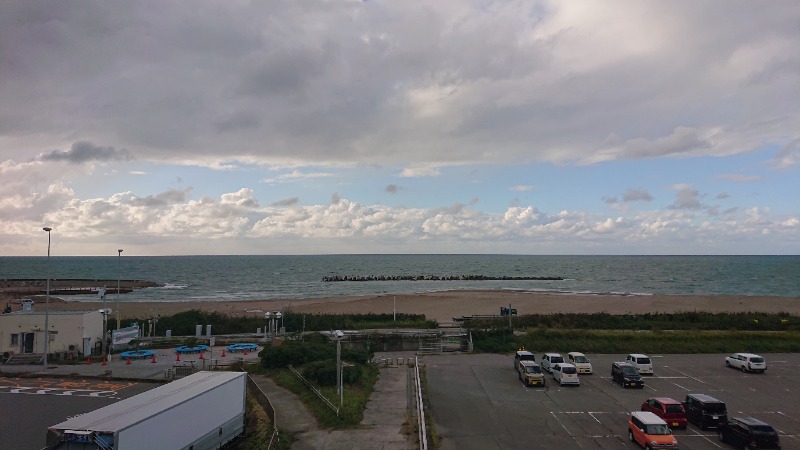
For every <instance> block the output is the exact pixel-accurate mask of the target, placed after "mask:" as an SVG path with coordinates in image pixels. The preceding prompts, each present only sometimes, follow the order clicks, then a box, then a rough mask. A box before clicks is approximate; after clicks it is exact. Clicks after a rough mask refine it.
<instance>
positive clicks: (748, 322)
mask: <svg viewBox="0 0 800 450" xmlns="http://www.w3.org/2000/svg"><path fill="white" fill-rule="evenodd" d="M512 325H513V326H514V328H515V329H529V328H549V329H570V330H576V329H580V330H651V331H658V330H747V331H800V317H797V316H792V315H790V314H788V313H778V314H765V313H750V312H746V313H745V312H743V313H709V312H682V313H647V314H609V313H594V314H580V313H560V314H526V315H522V316H514V317H512ZM465 326H466V327H467V328H470V329H473V330H485V329H498V328H504V327H508V319H507V318H502V319H498V320H471V321H469V322H467V323H466V325H465Z"/></svg>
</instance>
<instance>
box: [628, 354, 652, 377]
mask: <svg viewBox="0 0 800 450" xmlns="http://www.w3.org/2000/svg"><path fill="white" fill-rule="evenodd" d="M625 361H626V362H628V363H630V364H631V365H632V366H633V367H636V370H638V371H639V374H640V375H645V374H647V375H652V374H653V362H652V361H650V357H649V356H647V355H643V354H641V353H631V354H630V355H628V356H627V357H626V358H625Z"/></svg>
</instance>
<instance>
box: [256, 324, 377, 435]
mask: <svg viewBox="0 0 800 450" xmlns="http://www.w3.org/2000/svg"><path fill="white" fill-rule="evenodd" d="M341 355H342V361H343V362H344V363H345V365H344V368H343V371H342V372H343V376H342V382H343V384H344V396H343V403H342V406H341V407H340V410H339V414H338V415H337V414H336V412H334V411H333V410H332V409H331V408H330V407H329V406H328V405H327V404H325V402H323V401H322V400H321V399H320V398H319V397H318V396H317V395H316V394H315V393H314V392H313V391H311V390H310V389H309V388H308V387H307V386H306V385H305V383H303V382H302V381H301V380H300V379H299V378H297V376H296V375H294V374H293V373H292V372H291V371H289V370H288V369H287V368H286V366H288V365H291V366H292V367H294V368H295V369H296V370H298V371H299V372H300V373H301V374H302V375H303V377H304V378H306V379H307V380H308V381H309V382H310V383H311V384H312V385H314V386H315V387H316V388H317V389H318V390H319V391H320V392H321V393H322V395H323V396H324V397H325V398H327V399H328V401H330V402H331V403H333V404H334V405H335V406H339V395H338V393H337V389H336V344H334V343H332V342H330V341H329V340H328V339H327V338H326V337H324V336H322V335H311V336H308V337H307V338H306V340H305V341H286V342H284V343H283V344H282V345H281V346H278V347H267V348H265V349H264V350H263V351H262V352H261V353H259V357H260V358H261V366H262V367H264V368H265V369H267V374H268V375H269V376H271V377H272V378H273V379H274V380H275V381H276V383H278V384H279V385H281V386H283V387H284V388H286V389H288V390H290V391H292V392H294V393H295V394H297V395H298V396H299V397H300V398H301V400H302V401H303V403H305V404H306V405H307V406H308V408H309V410H310V411H311V412H312V413H313V414H314V415H315V416H316V418H317V420H318V421H319V423H320V424H321V425H323V426H325V427H331V428H348V427H353V426H356V425H358V424H359V423H360V422H361V420H362V419H363V417H364V409H365V408H366V405H367V401H368V400H369V396H370V394H371V393H372V390H373V388H374V386H375V382H376V381H377V379H378V369H377V367H375V366H374V365H373V364H369V363H368V361H369V360H370V359H371V358H372V352H371V351H370V350H351V349H347V348H344V347H343V348H342V354H341Z"/></svg>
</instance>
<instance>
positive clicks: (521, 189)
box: [509, 184, 536, 192]
mask: <svg viewBox="0 0 800 450" xmlns="http://www.w3.org/2000/svg"><path fill="white" fill-rule="evenodd" d="M534 189H536V188H535V187H534V186H531V185H529V184H518V185H516V186H511V187H510V188H509V190H510V191H515V192H527V191H532V190H534Z"/></svg>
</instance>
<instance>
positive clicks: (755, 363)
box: [725, 353, 767, 373]
mask: <svg viewBox="0 0 800 450" xmlns="http://www.w3.org/2000/svg"><path fill="white" fill-rule="evenodd" d="M725 365H726V366H727V367H733V368H734V369H741V371H742V372H759V373H764V371H765V370H767V361H766V360H764V357H763V356H759V355H756V354H753V353H734V354H732V355H731V356H728V357H726V358H725Z"/></svg>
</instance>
